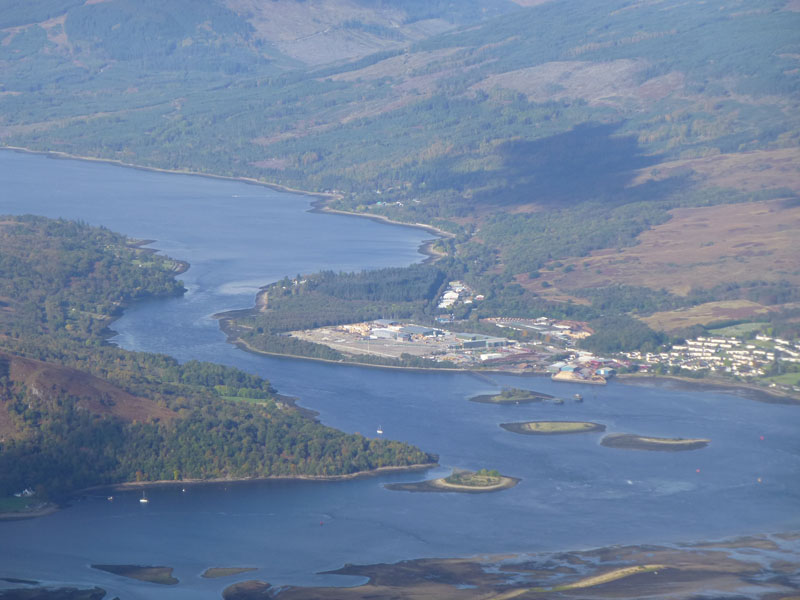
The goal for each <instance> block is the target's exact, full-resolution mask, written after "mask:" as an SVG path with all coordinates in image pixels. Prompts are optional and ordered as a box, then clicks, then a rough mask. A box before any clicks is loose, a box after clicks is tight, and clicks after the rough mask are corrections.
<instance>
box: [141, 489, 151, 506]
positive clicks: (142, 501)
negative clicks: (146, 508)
mask: <svg viewBox="0 0 800 600" xmlns="http://www.w3.org/2000/svg"><path fill="white" fill-rule="evenodd" d="M139 502H141V503H142V504H147V503H148V502H150V500H148V499H147V496H145V495H144V492H142V497H141V498H139Z"/></svg>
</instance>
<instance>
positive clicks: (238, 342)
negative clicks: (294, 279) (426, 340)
mask: <svg viewBox="0 0 800 600" xmlns="http://www.w3.org/2000/svg"><path fill="white" fill-rule="evenodd" d="M244 310H246V311H247V310H255V307H254V308H248V309H244ZM229 312H243V311H229ZM224 314H225V313H217V314H215V315H212V318H214V319H217V320H218V321H219V322H220V329H221V330H222V332H223V333H224V334H225V335H226V336H227V339H226V341H227V342H228V343H229V344H233V345H234V346H236V347H237V348H239V349H240V350H244V351H245V352H250V353H252V354H261V355H263V356H275V357H278V358H286V359H289V360H310V361H314V362H321V363H328V364H331V365H340V366H342V367H367V368H370V369H393V370H398V369H400V370H403V371H416V372H420V373H428V372H433V373H466V372H468V371H467V370H466V369H453V368H451V367H442V368H441V369H439V368H435V367H401V366H398V365H373V364H370V363H362V362H356V361H339V360H331V359H330V358H317V357H314V356H301V355H299V354H282V353H280V352H270V351H268V350H259V349H257V348H253V347H252V346H251V345H250V344H248V343H247V342H245V341H244V340H243V339H241V338H239V337H234V336H232V335H230V334H229V333H228V332H227V331H226V330H225V328H224V321H226V320H228V317H225V316H223V315H224ZM497 372H501V373H502V372H505V371H497Z"/></svg>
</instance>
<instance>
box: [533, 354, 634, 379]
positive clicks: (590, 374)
mask: <svg viewBox="0 0 800 600" xmlns="http://www.w3.org/2000/svg"><path fill="white" fill-rule="evenodd" d="M623 366H624V365H622V364H620V363H619V362H617V361H615V360H612V359H608V358H600V357H599V356H595V355H594V354H592V353H591V352H577V353H574V354H571V355H570V356H569V357H568V358H567V360H565V361H558V362H554V363H551V364H550V365H548V367H547V372H548V373H550V378H551V379H552V380H553V381H565V382H570V383H592V384H599V385H605V384H606V383H607V381H608V379H609V378H610V377H612V376H613V375H615V374H616V372H617V369H619V368H621V367H623Z"/></svg>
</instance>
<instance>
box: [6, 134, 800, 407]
mask: <svg viewBox="0 0 800 600" xmlns="http://www.w3.org/2000/svg"><path fill="white" fill-rule="evenodd" d="M0 150H10V151H13V152H18V153H22V154H34V155H40V156H45V157H48V158H53V159H66V160H81V161H87V162H95V163H105V164H110V165H116V166H119V167H125V168H130V169H138V170H141V171H150V172H153V173H168V174H174V175H189V176H195V177H207V178H209V179H218V180H222V181H233V182H240V183H246V184H249V185H258V186H262V187H266V188H270V189H273V190H277V191H281V192H287V193H291V194H299V195H302V196H308V197H311V198H316V200H314V201H312V203H311V209H310V210H311V212H320V213H328V214H333V215H336V214H338V215H344V216H352V217H362V218H365V219H372V220H375V221H380V222H383V223H387V224H390V225H399V226H404V227H414V228H417V229H423V230H424V231H428V232H430V233H433V234H435V235H438V236H441V237H444V238H453V237H455V234H453V233H450V232H448V231H445V230H443V229H440V228H438V227H436V226H434V225H427V224H425V223H404V222H402V221H394V220H392V219H390V218H389V217H386V216H383V215H372V214H363V213H356V212H351V211H344V210H337V209H333V208H330V207H328V206H326V205H325V201H326V200H331V199H336V198H341V197H342V196H341V194H333V193H329V192H312V191H308V190H301V189H297V188H292V187H289V186H285V185H281V184H279V183H270V182H268V181H262V180H260V179H256V178H254V177H241V176H239V177H236V176H232V175H215V174H213V173H206V172H202V171H190V170H187V169H166V168H161V167H149V166H144V165H138V164H135V163H128V162H124V161H121V160H118V159H114V158H97V157H92V156H81V155H77V154H70V153H69V152H61V151H58V150H32V149H30V148H25V147H22V146H0ZM147 243H148V244H149V243H156V241H152V240H148V241H147ZM432 243H433V240H426V241H423V242H422V243H421V244H420V246H419V248H418V252H420V254H423V255H425V256H427V257H428V258H426V259H425V261H423V262H429V261H434V260H436V259H437V257H438V255H437V254H436V253H433V252H431V251H430V248H429V247H430V245H431V244H432ZM143 249H145V248H143ZM145 250H149V249H145ZM153 251H158V250H157V249H153ZM175 260H176V262H179V263H183V264H184V265H186V266H185V268H184V269H183V270H181V271H178V272H177V273H176V274H178V275H179V274H181V273H183V272H185V271H186V270H187V269H188V268H189V267H190V265H189V263H187V262H185V261H181V260H179V259H175ZM256 307H257V304H254V307H253V309H256ZM253 309H245V310H253ZM224 314H225V313H217V314H216V315H214V318H217V319H218V320H220V321H221V320H222V319H224V317H223V316H221V315H224ZM225 333H226V335H227V332H225ZM228 342H229V343H232V344H234V345H236V346H237V347H239V348H241V349H242V350H245V351H247V352H252V353H254V354H263V355H265V356H278V357H284V358H289V359H302V360H317V361H321V362H329V363H331V364H339V365H352V366H359V367H371V368H379V369H406V370H409V371H425V372H427V371H442V372H456V371H458V372H465V373H469V372H478V373H504V374H511V375H519V376H538V375H544V374H546V373H545V372H530V373H528V372H526V373H515V372H514V371H505V370H493V369H490V370H486V371H483V370H479V371H475V370H472V369H450V368H443V369H436V368H425V367H398V366H391V365H371V364H368V363H357V362H351V363H340V362H338V361H332V360H326V359H317V358H312V357H306V356H296V355H290V354H280V353H275V352H266V351H263V350H256V349H253V348H251V347H249V346H248V345H247V343H246V342H243V341H241V340H239V339H238V338H234V339H228ZM240 344H241V345H240ZM615 378H616V379H619V380H620V381H621V382H622V383H624V384H627V385H637V384H638V385H643V384H644V385H647V384H658V383H659V382H662V381H663V382H677V383H681V384H686V385H689V386H697V387H707V388H712V389H717V390H720V391H730V392H740V393H741V395H744V396H745V397H747V398H749V399H752V400H756V401H759V402H777V403H784V404H792V405H800V398H798V397H797V396H793V395H790V394H786V393H783V392H780V391H775V390H771V389H765V388H763V387H761V386H757V385H753V384H748V383H744V382H727V381H707V380H706V381H704V380H701V379H693V378H689V377H680V376H676V375H650V374H642V375H639V374H636V373H624V374H620V375H617V376H616V377H615Z"/></svg>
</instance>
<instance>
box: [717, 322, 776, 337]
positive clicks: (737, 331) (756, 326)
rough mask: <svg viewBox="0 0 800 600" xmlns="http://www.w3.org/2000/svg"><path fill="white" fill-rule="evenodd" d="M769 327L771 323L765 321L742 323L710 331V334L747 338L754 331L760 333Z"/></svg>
mask: <svg viewBox="0 0 800 600" xmlns="http://www.w3.org/2000/svg"><path fill="white" fill-rule="evenodd" d="M767 325H769V323H767V322H765V321H758V322H755V323H740V324H739V325H731V326H730V327H720V328H719V329H710V330H709V333H710V334H711V335H721V336H726V337H745V336H747V335H748V334H750V333H753V332H754V331H756V332H757V331H760V330H761V329H762V328H763V327H765V326H767Z"/></svg>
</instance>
